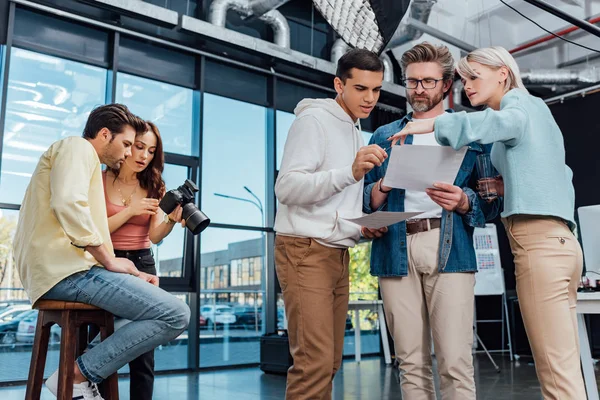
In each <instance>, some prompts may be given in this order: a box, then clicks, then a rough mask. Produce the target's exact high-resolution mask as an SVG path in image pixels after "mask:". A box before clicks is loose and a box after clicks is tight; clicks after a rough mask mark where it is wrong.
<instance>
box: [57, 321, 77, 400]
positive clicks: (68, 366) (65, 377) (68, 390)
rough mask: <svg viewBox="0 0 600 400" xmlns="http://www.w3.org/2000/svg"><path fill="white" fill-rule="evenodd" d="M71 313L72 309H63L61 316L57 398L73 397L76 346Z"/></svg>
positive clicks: (75, 332)
mask: <svg viewBox="0 0 600 400" xmlns="http://www.w3.org/2000/svg"><path fill="white" fill-rule="evenodd" d="M73 315H74V312H73V311H71V310H65V311H63V312H62V317H61V328H62V332H61V338H60V366H59V368H58V396H57V400H71V399H72V398H73V366H74V365H75V348H76V346H77V336H76V335H77V326H75V320H74V319H73V318H71V317H72V316H73Z"/></svg>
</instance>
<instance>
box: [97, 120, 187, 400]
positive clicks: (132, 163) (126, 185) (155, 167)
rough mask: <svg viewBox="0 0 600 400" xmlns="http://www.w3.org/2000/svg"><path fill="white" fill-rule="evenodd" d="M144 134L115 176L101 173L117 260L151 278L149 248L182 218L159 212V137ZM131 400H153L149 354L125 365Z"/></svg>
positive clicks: (176, 213) (161, 193)
mask: <svg viewBox="0 0 600 400" xmlns="http://www.w3.org/2000/svg"><path fill="white" fill-rule="evenodd" d="M147 124H148V130H147V132H146V133H144V134H143V135H138V136H136V138H135V143H134V144H133V146H132V148H131V157H128V158H127V159H126V160H125V162H124V163H123V164H122V165H121V168H120V169H118V170H115V169H112V168H108V169H107V170H106V171H105V172H104V173H103V180H104V190H105V193H104V194H105V197H106V210H107V212H108V227H109V229H110V232H111V239H112V243H113V247H114V248H115V255H116V256H117V257H126V258H128V259H130V260H131V261H133V263H134V264H135V266H136V267H137V268H138V269H139V270H140V271H142V272H146V273H148V274H153V275H156V264H155V261H154V257H153V255H152V252H151V250H150V247H151V246H152V243H158V242H160V241H161V240H163V239H164V238H165V237H166V236H167V235H168V234H169V233H171V231H172V230H173V227H174V226H175V224H176V223H178V222H181V224H182V225H184V224H185V222H184V221H183V220H182V218H181V207H180V206H177V208H176V209H175V210H174V211H173V212H172V213H171V214H169V215H165V214H164V212H163V211H162V210H161V209H160V208H159V207H158V203H159V201H160V199H162V197H163V196H164V194H165V183H164V181H163V179H162V172H163V168H164V164H165V161H164V154H163V146H162V140H161V138H160V132H159V131H158V128H157V127H156V125H154V124H153V123H152V122H147ZM129 370H130V379H131V380H130V399H132V400H137V399H139V400H147V399H151V398H152V392H153V387H154V351H151V352H148V353H146V354H142V355H141V356H139V357H138V358H136V359H135V360H133V361H131V362H130V363H129Z"/></svg>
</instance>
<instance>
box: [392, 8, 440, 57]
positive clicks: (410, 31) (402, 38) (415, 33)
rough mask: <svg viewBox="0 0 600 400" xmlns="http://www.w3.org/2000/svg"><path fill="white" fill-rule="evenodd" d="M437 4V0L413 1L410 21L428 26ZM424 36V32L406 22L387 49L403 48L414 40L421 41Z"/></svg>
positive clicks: (399, 28)
mask: <svg viewBox="0 0 600 400" xmlns="http://www.w3.org/2000/svg"><path fill="white" fill-rule="evenodd" d="M436 2H437V0H413V1H412V3H411V4H410V14H409V17H410V18H408V20H409V21H418V22H422V23H424V24H427V23H428V22H429V15H431V9H432V8H433V6H434V5H435V3H436ZM411 18H412V20H411ZM422 35H423V31H422V30H419V29H417V28H416V27H415V26H414V25H413V24H411V23H410V22H404V23H402V24H400V26H399V27H398V29H397V30H396V32H395V33H394V36H393V37H392V38H391V39H390V41H389V43H388V46H387V47H388V48H394V47H398V46H402V45H403V44H405V43H408V42H410V41H412V40H417V39H419V38H420V37H421V36H422Z"/></svg>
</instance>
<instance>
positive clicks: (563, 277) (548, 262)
mask: <svg viewBox="0 0 600 400" xmlns="http://www.w3.org/2000/svg"><path fill="white" fill-rule="evenodd" d="M502 222H503V223H504V225H505V227H506V231H507V234H508V237H509V240H510V247H511V249H512V253H513V255H514V258H515V275H516V280H517V295H518V296H519V306H520V308H521V314H522V316H523V322H524V324H525V330H526V332H527V337H528V338H529V343H530V345H531V350H532V352H533V358H534V360H535V369H536V372H537V376H538V379H539V381H540V384H541V386H542V395H543V396H544V399H545V400H584V399H586V394H585V387H584V385H583V378H582V375H581V365H580V363H579V339H578V331H577V314H576V311H575V309H576V306H577V286H578V283H579V280H580V278H581V272H582V268H583V256H582V253H581V247H580V246H579V242H578V241H577V239H576V238H575V236H574V235H573V234H572V233H571V231H570V230H569V228H568V227H567V225H566V224H565V223H564V222H562V220H560V219H558V218H554V217H543V216H529V215H515V216H511V217H508V218H507V219H503V220H502Z"/></svg>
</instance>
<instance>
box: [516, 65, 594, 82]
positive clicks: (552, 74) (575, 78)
mask: <svg viewBox="0 0 600 400" xmlns="http://www.w3.org/2000/svg"><path fill="white" fill-rule="evenodd" d="M521 78H522V79H523V83H524V84H526V85H583V84H590V83H596V82H599V81H600V70H599V69H596V68H589V69H584V70H581V71H569V70H560V69H555V70H551V69H547V70H546V69H539V70H526V71H522V72H521Z"/></svg>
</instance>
